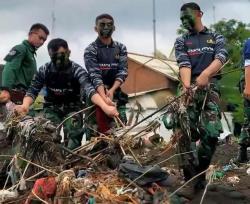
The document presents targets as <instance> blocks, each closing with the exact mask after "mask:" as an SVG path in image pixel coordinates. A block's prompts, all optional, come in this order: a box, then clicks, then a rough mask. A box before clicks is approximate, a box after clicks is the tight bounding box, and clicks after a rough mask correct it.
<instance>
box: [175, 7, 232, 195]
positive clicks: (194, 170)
mask: <svg viewBox="0 0 250 204" xmlns="http://www.w3.org/2000/svg"><path fill="white" fill-rule="evenodd" d="M202 16H203V12H202V11H201V9H200V7H199V5H197V4H196V3H193V2H191V3H186V4H184V5H182V7H181V11H180V19H181V21H182V25H183V26H184V28H186V29H187V33H185V34H184V35H182V36H181V37H178V38H177V39H176V42H175V55H176V60H177V63H178V65H179V69H180V78H181V82H182V93H190V89H191V85H192V84H194V85H195V86H196V87H197V90H196V91H195V92H194V95H193V96H192V98H191V99H190V100H189V102H188V103H187V104H186V113H187V115H188V122H189V124H190V135H187V134H186V132H187V131H186V130H182V132H183V133H182V134H183V136H182V137H181V139H180V140H179V145H180V151H181V152H187V151H190V150H191V149H196V148H197V154H193V153H190V154H185V155H184V156H182V157H181V159H182V161H181V167H182V169H183V172H184V177H185V180H186V181H187V180H189V179H191V178H192V177H193V176H195V175H196V174H198V173H200V172H202V171H204V170H206V169H207V168H208V166H209V165H210V162H211V159H212V156H213V154H214V152H215V149H216V144H217V141H218V137H219V136H220V133H221V132H222V125H221V122H220V118H221V113H220V108H219V89H218V77H216V73H217V72H219V71H220V69H221V68H222V66H223V64H224V63H226V61H227V55H228V54H227V51H226V49H225V39H224V37H223V36H222V35H219V34H217V33H215V32H213V31H211V30H209V29H208V28H206V27H205V26H204V25H203V24H202V21H201V18H202ZM181 122H182V121H179V124H180V123H181ZM176 128H178V127H176ZM179 128H180V126H179ZM198 140H200V144H199V146H197V147H194V148H191V146H192V145H195V142H196V141H198ZM204 187H205V174H202V176H200V177H199V178H198V179H197V181H196V182H195V184H194V189H195V190H199V189H202V188H204Z"/></svg>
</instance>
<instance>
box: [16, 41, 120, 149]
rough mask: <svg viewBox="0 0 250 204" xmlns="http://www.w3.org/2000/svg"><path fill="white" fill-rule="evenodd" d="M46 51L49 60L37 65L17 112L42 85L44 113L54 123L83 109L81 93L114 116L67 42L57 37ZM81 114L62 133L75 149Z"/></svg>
mask: <svg viewBox="0 0 250 204" xmlns="http://www.w3.org/2000/svg"><path fill="white" fill-rule="evenodd" d="M48 52H49V56H50V58H51V61H50V62H48V63H46V64H45V65H43V66H42V67H40V69H39V71H38V72H37V74H36V75H35V77H34V79H33V80H32V82H31V86H30V87H29V89H28V91H27V93H26V96H25V97H24V99H23V104H22V105H19V106H16V110H17V111H18V112H19V113H24V114H26V113H27V112H28V110H29V107H30V106H31V104H32V103H33V102H34V100H35V99H36V97H37V95H38V93H39V92H40V90H41V89H42V88H43V87H45V88H46V91H47V94H46V96H45V97H44V99H45V104H44V110H43V111H44V115H45V117H46V118H47V119H49V120H51V121H52V122H54V123H55V124H56V125H58V124H59V123H61V122H62V121H63V119H65V118H66V117H68V116H69V115H71V114H72V113H73V112H76V111H79V110H81V109H82V108H83V103H82V100H81V99H82V98H81V96H82V94H84V95H86V96H87V98H89V100H91V101H92V102H93V103H94V104H96V105H97V106H99V107H100V108H101V109H102V110H103V111H104V112H105V113H106V114H107V115H108V116H110V117H112V116H117V115H118V112H117V110H116V108H115V107H114V106H110V105H107V104H106V103H105V102H104V100H103V99H102V98H101V96H100V95H99V94H98V93H97V92H96V91H95V89H94V87H93V86H92V84H91V82H90V80H89V77H88V74H87V72H86V70H85V69H83V68H82V67H81V66H80V65H78V64H77V63H75V62H73V61H71V60H70V59H69V56H70V49H69V47H68V43H67V42H66V41H65V40H63V39H61V38H56V39H53V40H51V41H50V42H49V44H48ZM83 131H84V129H83V120H82V115H81V114H77V115H75V116H74V117H71V118H70V119H69V120H67V121H66V122H65V123H64V133H65V135H66V138H67V139H68V144H67V146H68V148H69V149H75V148H76V147H78V146H80V145H81V140H82V136H83Z"/></svg>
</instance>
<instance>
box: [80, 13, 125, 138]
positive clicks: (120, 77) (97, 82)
mask: <svg viewBox="0 0 250 204" xmlns="http://www.w3.org/2000/svg"><path fill="white" fill-rule="evenodd" d="M114 30H115V26H114V19H113V17H112V16H110V15H109V14H102V15H99V16H97V17H96V21H95V31H96V32H97V33H98V38H97V39H96V40H95V41H94V42H92V43H91V44H90V45H89V46H88V47H87V48H86V49H85V52H84V61H85V66H86V68H87V70H88V72H89V75H90V79H91V81H92V83H93V85H94V87H95V89H96V91H97V92H98V93H99V94H100V96H101V97H102V98H103V100H104V101H105V102H106V103H107V104H110V105H114V103H113V101H115V102H116V105H117V109H118V111H119V115H120V118H121V120H122V121H123V122H124V123H126V122H127V118H126V112H125V111H126V107H125V105H126V103H127V102H128V96H127V94H125V93H123V92H122V91H121V88H120V86H121V85H122V83H123V82H124V81H125V79H126V77H127V75H128V71H127V68H128V64H127V49H126V47H125V46H124V45H123V44H121V43H119V42H117V41H113V39H112V33H113V31H114ZM95 119H96V121H94V120H95ZM90 123H91V124H90ZM96 123H97V126H98V128H97V129H98V131H99V132H102V133H105V132H106V131H107V130H109V129H110V127H111V121H110V120H108V119H107V118H106V117H105V115H104V114H103V112H102V111H100V109H99V108H98V107H97V108H96V118H94V117H92V118H90V120H89V122H88V125H91V126H92V125H95V124H96ZM91 134H92V133H90V130H89V129H88V137H90V136H92V135H91Z"/></svg>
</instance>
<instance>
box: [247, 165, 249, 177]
mask: <svg viewBox="0 0 250 204" xmlns="http://www.w3.org/2000/svg"><path fill="white" fill-rule="evenodd" d="M247 175H248V176H250V167H249V168H248V169H247Z"/></svg>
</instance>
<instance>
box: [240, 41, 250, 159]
mask: <svg viewBox="0 0 250 204" xmlns="http://www.w3.org/2000/svg"><path fill="white" fill-rule="evenodd" d="M243 62H244V75H243V77H242V80H241V84H240V88H241V93H243V96H244V115H245V119H244V124H243V126H242V129H241V133H240V139H239V145H240V151H239V156H238V161H239V162H241V163H245V162H248V157H247V147H249V146H250V38H249V39H247V41H246V42H245V45H244V48H243Z"/></svg>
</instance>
